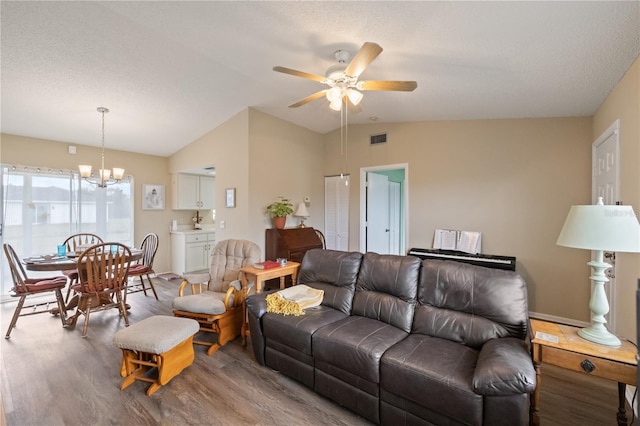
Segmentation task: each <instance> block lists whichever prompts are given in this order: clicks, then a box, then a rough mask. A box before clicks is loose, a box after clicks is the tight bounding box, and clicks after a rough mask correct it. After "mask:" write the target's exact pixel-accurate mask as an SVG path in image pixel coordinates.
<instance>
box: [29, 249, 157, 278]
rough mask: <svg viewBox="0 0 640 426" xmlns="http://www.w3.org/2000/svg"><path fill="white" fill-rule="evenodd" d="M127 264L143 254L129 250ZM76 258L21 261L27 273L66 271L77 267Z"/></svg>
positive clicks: (61, 257) (53, 257)
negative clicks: (129, 254) (129, 255)
mask: <svg viewBox="0 0 640 426" xmlns="http://www.w3.org/2000/svg"><path fill="white" fill-rule="evenodd" d="M130 250H131V257H130V258H129V259H128V260H129V262H134V261H136V260H139V259H141V258H142V256H143V254H144V252H143V251H142V250H140V249H138V248H131V249H130ZM78 257H80V254H75V253H68V254H67V255H66V256H57V255H53V254H51V255H49V254H47V255H42V256H32V257H27V258H25V259H22V262H23V263H24V265H25V266H26V268H27V270H28V271H40V272H51V271H68V270H71V269H76V268H77V267H78Z"/></svg>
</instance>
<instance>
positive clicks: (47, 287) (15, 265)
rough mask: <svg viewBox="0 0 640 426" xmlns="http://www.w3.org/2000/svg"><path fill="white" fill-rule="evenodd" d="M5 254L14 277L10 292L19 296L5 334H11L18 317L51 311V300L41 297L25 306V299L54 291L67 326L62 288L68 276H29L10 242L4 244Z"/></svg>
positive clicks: (64, 325) (64, 323)
mask: <svg viewBox="0 0 640 426" xmlns="http://www.w3.org/2000/svg"><path fill="white" fill-rule="evenodd" d="M3 248H4V254H5V257H6V258H7V263H8V264H9V270H10V271H11V278H12V279H13V288H12V289H11V290H10V292H9V294H10V295H11V296H12V297H18V298H19V299H18V305H17V306H16V309H15V311H14V312H13V317H12V318H11V323H10V324H9V329H8V330H7V334H6V335H5V336H4V338H5V339H8V338H9V336H10V335H11V331H12V330H13V328H14V327H15V326H16V323H17V322H18V318H19V317H21V316H26V315H35V314H42V313H45V312H51V308H50V305H51V303H52V301H51V300H43V299H42V298H41V297H38V298H37V299H36V298H35V297H34V298H33V299H36V300H35V301H34V302H33V303H31V304H29V305H26V306H25V304H24V303H25V301H26V300H27V298H28V297H31V296H42V295H43V294H45V293H51V292H52V293H54V294H55V296H56V301H57V303H58V309H59V312H60V319H61V320H62V326H63V327H66V309H65V307H64V301H63V299H62V291H61V289H63V288H64V286H65V285H66V284H67V278H66V277H65V276H63V275H60V276H55V277H49V278H29V277H28V276H27V274H26V272H25V270H24V268H23V267H22V263H21V262H20V258H19V257H18V255H17V254H16V252H15V250H14V249H13V247H11V245H9V244H6V243H5V244H3Z"/></svg>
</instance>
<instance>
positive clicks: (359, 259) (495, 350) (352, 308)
mask: <svg viewBox="0 0 640 426" xmlns="http://www.w3.org/2000/svg"><path fill="white" fill-rule="evenodd" d="M298 284H306V285H308V286H310V287H314V288H318V289H322V290H324V298H323V302H322V304H321V305H320V306H318V307H315V308H310V309H307V310H306V314H305V315H304V316H299V317H295V316H284V315H279V314H273V313H267V312H266V302H265V293H262V294H257V295H253V296H250V297H249V298H248V299H247V308H248V316H249V326H250V330H251V342H252V345H253V350H254V354H255V357H256V360H257V361H258V363H260V364H262V365H266V366H268V367H271V368H273V369H275V370H278V371H280V372H281V373H283V374H286V375H287V376H290V377H292V378H294V379H296V380H298V381H300V382H302V383H304V384H305V385H306V386H308V387H310V388H311V389H313V390H315V391H316V392H318V393H319V394H321V395H324V396H326V397H328V398H330V399H332V400H334V401H336V402H337V403H339V404H341V405H343V406H345V407H347V408H349V409H351V410H353V411H354V412H356V413H358V414H360V415H361V416H363V417H365V418H367V419H369V420H371V421H372V422H374V423H377V424H383V425H422V424H424V425H432V424H436V425H440V424H447V425H456V424H465V425H480V424H486V425H510V426H512V425H520V424H526V423H528V411H529V393H530V392H532V391H533V390H534V388H535V380H536V376H535V371H534V369H533V364H532V361H531V356H530V351H529V345H528V337H529V336H528V333H529V330H528V324H529V321H528V308H527V293H526V286H525V282H524V280H523V279H522V278H521V277H520V276H519V275H517V274H516V273H515V272H511V271H503V270H497V269H489V268H485V267H480V266H473V265H468V264H464V263H458V262H454V261H443V260H424V261H421V260H420V259H419V258H417V257H413V256H393V255H379V254H376V253H366V254H364V255H363V254H361V253H357V252H340V251H333V250H319V249H314V250H310V251H308V252H307V254H306V255H305V257H304V259H303V261H302V265H301V269H300V273H299V274H298Z"/></svg>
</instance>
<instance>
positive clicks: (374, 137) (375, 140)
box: [371, 133, 387, 145]
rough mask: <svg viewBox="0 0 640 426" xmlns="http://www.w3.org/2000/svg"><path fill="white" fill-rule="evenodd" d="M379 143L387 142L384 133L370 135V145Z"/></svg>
mask: <svg viewBox="0 0 640 426" xmlns="http://www.w3.org/2000/svg"><path fill="white" fill-rule="evenodd" d="M379 143H387V134H386V133H381V134H379V135H371V145H376V144H379Z"/></svg>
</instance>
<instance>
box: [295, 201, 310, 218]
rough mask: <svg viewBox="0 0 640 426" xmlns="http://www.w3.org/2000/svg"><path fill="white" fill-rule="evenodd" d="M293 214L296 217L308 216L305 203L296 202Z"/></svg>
mask: <svg viewBox="0 0 640 426" xmlns="http://www.w3.org/2000/svg"><path fill="white" fill-rule="evenodd" d="M293 215H294V216H297V217H309V211H308V210H307V205H306V204H305V203H300V204H298V209H297V210H296V212H295V213H294V214H293Z"/></svg>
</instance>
